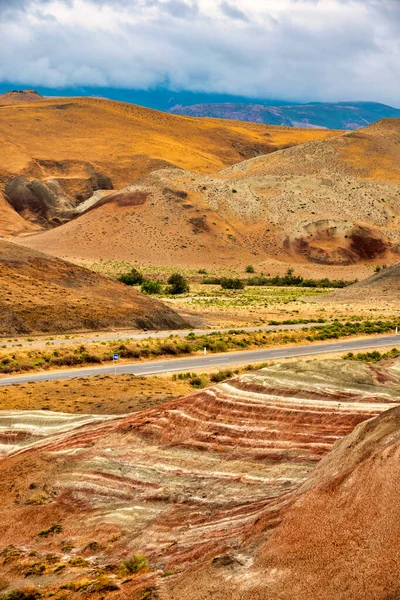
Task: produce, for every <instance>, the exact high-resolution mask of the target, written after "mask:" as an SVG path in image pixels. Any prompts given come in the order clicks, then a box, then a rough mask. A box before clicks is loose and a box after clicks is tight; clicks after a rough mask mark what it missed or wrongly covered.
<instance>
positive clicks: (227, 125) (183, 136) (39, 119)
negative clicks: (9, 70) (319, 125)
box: [0, 98, 336, 233]
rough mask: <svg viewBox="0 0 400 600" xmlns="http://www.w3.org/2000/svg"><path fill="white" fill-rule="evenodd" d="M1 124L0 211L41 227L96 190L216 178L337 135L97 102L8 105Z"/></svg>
mask: <svg viewBox="0 0 400 600" xmlns="http://www.w3.org/2000/svg"><path fill="white" fill-rule="evenodd" d="M0 117H1V118H0V201H1V204H0V209H1V212H2V213H3V212H6V208H5V203H4V196H5V195H6V196H7V198H8V200H9V201H10V203H11V204H12V205H13V207H14V208H15V209H16V211H17V212H18V213H19V214H20V215H22V216H23V217H25V218H27V220H28V221H33V222H35V223H37V224H39V225H47V224H48V222H49V221H50V222H51V221H52V219H54V218H56V219H58V221H55V222H54V223H53V224H57V223H58V222H63V221H65V220H68V219H69V218H70V217H71V214H70V213H71V211H73V210H74V208H75V206H76V205H77V204H79V203H81V202H82V201H84V200H87V199H88V198H90V197H91V196H92V195H93V193H94V192H95V191H96V190H101V189H110V188H114V189H118V188H120V187H123V186H126V185H128V184H131V183H133V182H135V181H136V180H138V179H139V178H140V177H142V176H143V175H145V174H147V173H149V172H151V171H153V170H154V169H158V168H161V167H163V166H171V165H172V166H175V167H179V168H183V169H189V170H192V171H194V172H196V173H212V172H217V171H219V170H221V169H223V168H225V167H227V166H230V165H232V164H234V163H237V162H239V161H241V160H244V159H247V158H251V157H254V156H257V155H259V154H263V153H269V152H272V151H274V150H277V149H280V148H285V147H287V146H291V145H293V144H299V143H302V142H304V141H308V140H320V139H325V138H327V137H331V136H334V135H336V134H335V132H332V131H325V130H300V129H292V128H286V127H274V126H267V125H258V124H252V123H240V122H234V121H224V120H217V119H195V118H189V117H181V116H176V115H169V114H166V113H162V112H158V111H154V110H151V109H147V108H143V107H140V106H135V105H132V104H125V103H121V102H114V101H110V100H102V99H97V98H53V99H50V100H49V99H42V100H38V101H35V102H24V103H20V104H12V105H5V106H0ZM16 177H17V180H16V181H15V178H16ZM32 186H36V187H35V189H33V190H32V189H31V188H32ZM16 188H17V189H16ZM32 205H33V208H32ZM68 211H69V212H68ZM60 219H61V221H60ZM0 226H1V227H2V229H0V233H1V232H3V233H13V231H12V229H13V228H14V230H16V231H17V230H20V231H22V230H23V229H29V227H30V226H29V225H28V226H25V225H24V224H23V223H20V222H18V220H17V219H16V221H15V223H14V224H12V223H8V222H7V223H4V225H3V224H2V223H0Z"/></svg>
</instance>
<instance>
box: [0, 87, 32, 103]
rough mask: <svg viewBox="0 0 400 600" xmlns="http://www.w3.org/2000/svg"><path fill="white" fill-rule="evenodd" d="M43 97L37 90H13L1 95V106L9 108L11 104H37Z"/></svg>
mask: <svg viewBox="0 0 400 600" xmlns="http://www.w3.org/2000/svg"><path fill="white" fill-rule="evenodd" d="M42 98H43V96H42V95H41V94H39V93H38V92H36V91H35V90H12V91H11V92H6V93H4V94H0V106H9V105H10V104H23V103H24V102H37V101H38V100H41V99H42Z"/></svg>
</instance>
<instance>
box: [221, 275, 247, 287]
mask: <svg viewBox="0 0 400 600" xmlns="http://www.w3.org/2000/svg"><path fill="white" fill-rule="evenodd" d="M221 287H222V289H223V290H242V289H243V288H244V282H243V281H242V280H241V279H239V278H236V279H235V278H227V277H224V278H223V279H221Z"/></svg>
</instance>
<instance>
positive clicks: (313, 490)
mask: <svg viewBox="0 0 400 600" xmlns="http://www.w3.org/2000/svg"><path fill="white" fill-rule="evenodd" d="M390 370H391V372H392V374H393V375H394V376H395V377H397V378H398V375H399V372H400V371H399V363H397V365H396V366H394V367H393V368H392V369H390ZM387 374H388V375H389V373H387ZM399 434H400V408H399V407H397V408H393V409H392V410H388V411H387V412H384V413H383V414H381V415H380V416H378V417H377V418H375V419H372V420H368V421H366V422H364V423H362V424H360V425H358V426H357V427H356V428H355V429H354V431H353V432H352V433H351V434H350V435H348V436H347V437H345V438H344V439H342V440H340V441H338V442H337V443H336V444H335V446H334V447H333V450H332V451H331V452H330V453H329V454H327V455H326V456H325V457H324V458H323V459H322V460H321V462H320V463H319V465H318V466H317V468H316V469H315V470H314V471H313V472H312V473H311V475H310V476H309V477H308V479H307V480H306V481H305V483H304V484H303V486H301V487H300V488H298V490H297V493H296V494H295V495H296V496H297V498H296V500H295V501H294V503H293V504H292V506H291V507H289V509H288V510H287V511H286V512H285V513H284V514H283V515H282V514H281V519H280V521H281V522H279V523H278V525H277V527H276V528H275V531H273V532H272V535H271V532H270V535H269V536H268V537H267V539H266V540H265V541H264V542H261V544H260V546H259V548H258V549H257V550H256V552H255V553H252V552H251V550H250V552H249V551H248V550H247V548H246V545H243V546H241V548H240V550H239V552H238V553H237V559H236V562H235V560H234V559H235V556H234V555H233V556H232V555H231V562H230V563H229V556H227V557H226V558H225V562H224V563H223V562H222V561H221V560H220V562H219V564H218V566H217V564H216V563H217V561H216V560H215V559H214V561H213V563H212V564H211V565H210V561H207V562H206V565H207V566H204V567H201V568H198V569H196V570H194V571H193V572H192V573H191V574H188V575H187V578H186V582H185V583H184V584H182V582H179V581H177V582H173V581H172V580H171V584H170V589H171V588H172V592H170V593H169V594H167V595H166V597H167V598H168V600H178V598H184V597H186V593H188V592H189V590H190V597H191V598H192V600H200V599H203V598H206V597H207V596H209V597H212V598H213V600H227V599H228V598H229V599H230V600H253V599H255V598H257V600H272V599H274V600H275V599H279V600H292V599H293V598H296V599H297V600H308V599H309V598H310V597H313V598H315V599H316V600H338V599H339V598H340V599H343V600H344V599H347V598H351V599H352V600H365V598H368V599H371V600H372V599H373V600H388V599H389V598H396V597H398V593H399V584H398V578H397V574H396V570H395V569H394V568H393V566H394V565H397V564H398V563H399V561H400V551H399V546H398V544H397V543H396V540H397V539H398V536H399V535H400V528H399V515H400V506H399V502H398V484H399V480H400V471H399V454H400V435H399ZM260 521H261V522H260ZM260 521H259V522H258V523H257V524H256V525H255V529H256V530H257V529H258V530H260V529H262V528H263V527H264V528H265V524H262V519H260ZM264 531H265V530H264ZM225 556H226V555H225ZM245 558H247V559H248V561H247V562H245ZM213 565H214V568H213ZM223 565H224V566H223ZM210 570H211V572H212V575H213V576H212V577H210ZM190 577H192V581H193V580H195V581H196V590H195V591H193V586H192V585H191V584H190Z"/></svg>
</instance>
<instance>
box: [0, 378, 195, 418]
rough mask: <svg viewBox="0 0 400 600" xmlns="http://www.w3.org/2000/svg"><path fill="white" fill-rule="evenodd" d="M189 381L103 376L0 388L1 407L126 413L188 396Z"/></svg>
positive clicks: (83, 412) (85, 412) (86, 412)
mask: <svg viewBox="0 0 400 600" xmlns="http://www.w3.org/2000/svg"><path fill="white" fill-rule="evenodd" d="M191 391H193V388H192V386H191V385H190V383H189V382H188V381H187V380H176V381H175V380H173V379H172V377H135V376H134V375H101V376H97V377H85V378H83V379H73V380H71V381H66V382H59V381H44V382H37V383H29V384H26V385H14V386H9V387H3V388H0V407H1V410H39V409H42V410H51V411H54V412H63V413H74V414H93V413H95V414H125V413H133V412H137V411H141V410H145V409H147V408H152V407H153V406H156V405H158V404H161V403H163V402H166V401H168V400H172V399H174V398H180V397H181V396H186V395H188V394H189V393H191Z"/></svg>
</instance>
